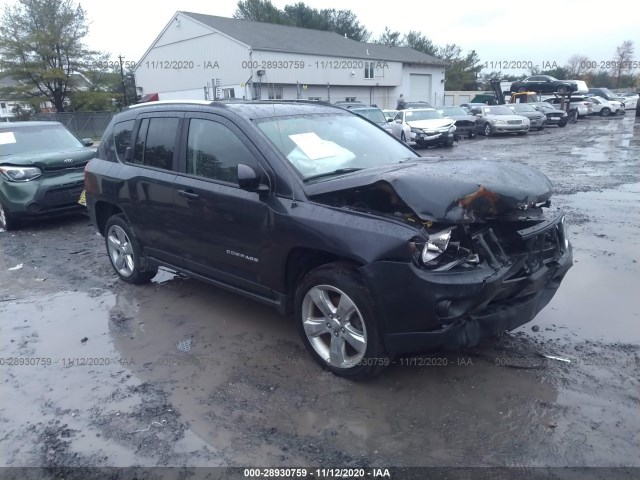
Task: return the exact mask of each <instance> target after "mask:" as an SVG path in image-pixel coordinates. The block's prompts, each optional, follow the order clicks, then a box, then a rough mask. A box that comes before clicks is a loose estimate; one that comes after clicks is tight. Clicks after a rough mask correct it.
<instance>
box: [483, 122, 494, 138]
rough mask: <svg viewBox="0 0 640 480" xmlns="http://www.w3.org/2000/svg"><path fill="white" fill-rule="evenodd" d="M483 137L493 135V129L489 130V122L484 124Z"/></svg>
mask: <svg viewBox="0 0 640 480" xmlns="http://www.w3.org/2000/svg"><path fill="white" fill-rule="evenodd" d="M484 135H485V137H490V136H491V135H493V129H492V128H491V124H490V123H489V122H487V123H485V124H484Z"/></svg>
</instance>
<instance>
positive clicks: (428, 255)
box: [420, 227, 453, 263]
mask: <svg viewBox="0 0 640 480" xmlns="http://www.w3.org/2000/svg"><path fill="white" fill-rule="evenodd" d="M452 231H453V227H449V228H447V229H445V230H442V231H440V232H438V233H434V234H431V235H429V239H428V240H427V242H426V243H425V244H424V247H423V248H422V254H421V255H420V258H421V259H422V263H429V262H431V261H433V260H435V259H436V258H438V257H439V256H440V255H442V254H443V253H444V252H445V251H446V250H447V247H448V246H449V241H450V240H451V232H452Z"/></svg>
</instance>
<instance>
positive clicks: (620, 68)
mask: <svg viewBox="0 0 640 480" xmlns="http://www.w3.org/2000/svg"><path fill="white" fill-rule="evenodd" d="M633 53H634V49H633V42H632V41H631V40H625V41H624V42H622V44H621V45H619V46H618V47H616V55H615V57H613V68H612V69H611V70H612V73H613V75H614V77H615V78H616V87H617V86H619V85H620V77H621V76H622V74H623V73H626V72H628V73H630V72H631V70H632V68H631V63H632V60H633Z"/></svg>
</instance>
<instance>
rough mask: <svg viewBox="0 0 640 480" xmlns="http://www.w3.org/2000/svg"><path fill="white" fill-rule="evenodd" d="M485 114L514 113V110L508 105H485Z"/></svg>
mask: <svg viewBox="0 0 640 480" xmlns="http://www.w3.org/2000/svg"><path fill="white" fill-rule="evenodd" d="M482 110H483V111H484V114H485V115H513V112H512V111H511V110H509V109H508V108H507V107H483V108H482Z"/></svg>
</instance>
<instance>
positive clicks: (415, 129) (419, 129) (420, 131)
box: [411, 127, 424, 133]
mask: <svg viewBox="0 0 640 480" xmlns="http://www.w3.org/2000/svg"><path fill="white" fill-rule="evenodd" d="M411 131H412V132H413V133H424V130H422V129H421V128H414V127H411Z"/></svg>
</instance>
